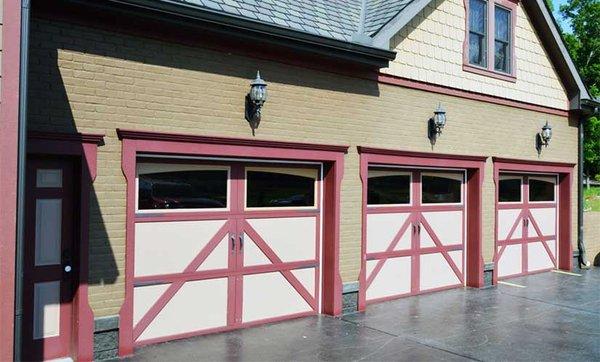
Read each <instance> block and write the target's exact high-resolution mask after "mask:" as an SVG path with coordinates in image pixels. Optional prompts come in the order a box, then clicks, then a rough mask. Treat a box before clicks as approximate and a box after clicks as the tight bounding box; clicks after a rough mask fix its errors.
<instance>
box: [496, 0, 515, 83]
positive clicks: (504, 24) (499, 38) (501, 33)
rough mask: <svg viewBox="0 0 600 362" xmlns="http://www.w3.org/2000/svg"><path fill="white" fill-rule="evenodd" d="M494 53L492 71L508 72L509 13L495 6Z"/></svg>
mask: <svg viewBox="0 0 600 362" xmlns="http://www.w3.org/2000/svg"><path fill="white" fill-rule="evenodd" d="M494 26H495V29H496V31H495V36H494V44H495V52H494V54H495V55H494V69H496V70H499V71H501V72H505V73H509V72H510V30H511V29H510V26H511V25H510V11H508V10H506V9H504V8H501V7H499V6H496V8H495V23H494Z"/></svg>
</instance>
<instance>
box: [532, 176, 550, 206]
mask: <svg viewBox="0 0 600 362" xmlns="http://www.w3.org/2000/svg"><path fill="white" fill-rule="evenodd" d="M529 201H554V182H550V181H542V180H537V179H529Z"/></svg>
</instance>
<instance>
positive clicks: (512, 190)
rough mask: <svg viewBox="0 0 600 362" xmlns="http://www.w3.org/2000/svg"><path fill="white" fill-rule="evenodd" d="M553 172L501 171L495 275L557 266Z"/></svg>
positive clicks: (511, 274) (554, 179) (499, 275)
mask: <svg viewBox="0 0 600 362" xmlns="http://www.w3.org/2000/svg"><path fill="white" fill-rule="evenodd" d="M556 185H557V178H556V176H537V175H536V176H531V175H510V174H502V175H500V182H499V185H498V188H499V189H498V198H497V201H496V202H497V207H496V209H497V227H496V256H495V262H496V264H497V270H498V277H499V278H505V277H511V276H520V275H525V274H528V273H530V272H537V271H544V270H549V269H552V268H556V259H557V249H556V235H557V234H558V233H557V228H558V224H557V210H558V203H557V202H556Z"/></svg>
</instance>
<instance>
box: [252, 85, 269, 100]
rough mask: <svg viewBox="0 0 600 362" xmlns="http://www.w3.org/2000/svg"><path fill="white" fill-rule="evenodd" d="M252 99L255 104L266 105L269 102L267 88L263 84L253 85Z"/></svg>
mask: <svg viewBox="0 0 600 362" xmlns="http://www.w3.org/2000/svg"><path fill="white" fill-rule="evenodd" d="M250 99H251V100H252V101H253V102H255V103H264V102H265V101H266V100H267V86H266V85H262V84H255V85H252V89H251V90H250Z"/></svg>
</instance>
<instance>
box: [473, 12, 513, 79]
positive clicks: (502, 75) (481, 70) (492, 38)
mask: <svg viewBox="0 0 600 362" xmlns="http://www.w3.org/2000/svg"><path fill="white" fill-rule="evenodd" d="M486 2H487V24H486V25H487V37H486V40H487V46H486V50H487V54H486V59H487V64H486V66H485V67H482V66H479V65H476V64H471V63H470V61H469V60H470V59H469V58H470V57H469V55H470V54H469V51H470V50H469V38H470V33H471V31H470V25H471V23H470V21H471V19H470V3H471V0H464V3H465V10H466V12H465V25H466V26H465V41H464V44H463V70H464V71H466V72H469V73H474V74H478V75H483V76H488V77H491V78H495V79H499V80H504V81H508V82H512V83H515V82H516V81H517V75H516V74H517V73H516V69H517V66H516V65H517V62H516V56H515V39H516V36H515V33H516V31H515V29H516V25H517V7H518V0H487V1H486ZM496 7H501V8H503V9H505V10H507V11H509V12H510V16H509V19H510V26H509V32H510V34H509V47H508V49H509V57H510V59H509V63H508V66H509V72H503V71H500V70H496V69H495V63H496Z"/></svg>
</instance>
